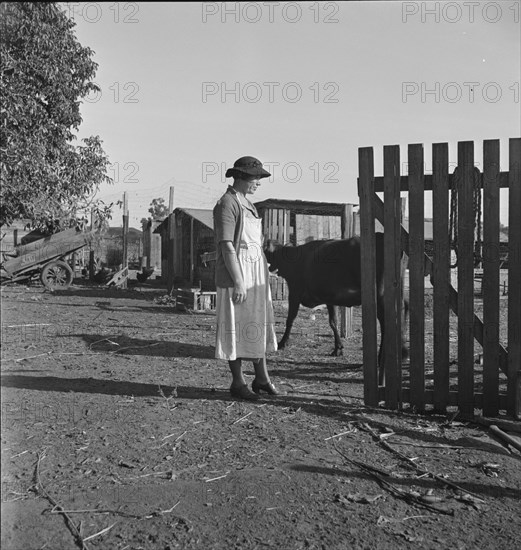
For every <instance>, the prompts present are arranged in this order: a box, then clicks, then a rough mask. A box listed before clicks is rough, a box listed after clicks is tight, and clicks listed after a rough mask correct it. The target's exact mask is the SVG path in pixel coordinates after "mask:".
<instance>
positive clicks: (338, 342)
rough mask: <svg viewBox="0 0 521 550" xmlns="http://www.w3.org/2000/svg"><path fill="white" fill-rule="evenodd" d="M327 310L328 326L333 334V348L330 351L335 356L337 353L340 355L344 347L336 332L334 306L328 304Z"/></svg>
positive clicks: (336, 324)
mask: <svg viewBox="0 0 521 550" xmlns="http://www.w3.org/2000/svg"><path fill="white" fill-rule="evenodd" d="M327 312H328V313H329V326H330V327H331V330H332V331H333V334H334V336H335V349H334V350H333V351H332V352H331V355H332V356H334V357H336V356H338V355H342V350H343V349H344V345H343V344H342V340H341V338H340V334H339V333H338V323H337V316H336V307H335V306H332V305H329V304H328V305H327Z"/></svg>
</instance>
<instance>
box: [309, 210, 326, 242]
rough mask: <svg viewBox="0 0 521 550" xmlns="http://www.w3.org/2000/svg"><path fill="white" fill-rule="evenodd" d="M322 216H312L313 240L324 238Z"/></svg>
mask: <svg viewBox="0 0 521 550" xmlns="http://www.w3.org/2000/svg"><path fill="white" fill-rule="evenodd" d="M322 220H323V216H320V215H316V216H313V222H312V223H313V226H312V227H314V228H315V233H314V235H315V239H317V240H319V239H323V238H324V226H323V224H322Z"/></svg>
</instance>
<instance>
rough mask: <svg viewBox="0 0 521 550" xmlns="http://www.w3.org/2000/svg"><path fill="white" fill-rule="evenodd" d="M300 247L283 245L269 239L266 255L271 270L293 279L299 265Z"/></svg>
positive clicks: (265, 249) (265, 247)
mask: <svg viewBox="0 0 521 550" xmlns="http://www.w3.org/2000/svg"><path fill="white" fill-rule="evenodd" d="M299 250H300V249H299V247H295V246H292V245H282V244H280V243H279V242H277V241H274V240H268V241H266V243H265V246H264V255H265V256H266V259H267V260H268V264H269V270H270V271H271V272H272V273H276V274H277V275H279V276H281V277H284V278H285V279H286V280H288V279H292V278H293V277H294V275H295V271H296V270H298V269H299V268H300V267H299V261H298V260H299V258H300V255H299Z"/></svg>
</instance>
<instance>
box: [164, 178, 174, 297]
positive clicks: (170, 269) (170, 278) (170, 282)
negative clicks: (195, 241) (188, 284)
mask: <svg viewBox="0 0 521 550" xmlns="http://www.w3.org/2000/svg"><path fill="white" fill-rule="evenodd" d="M168 212H169V213H168V229H167V230H168V236H167V239H166V242H167V249H166V281H167V283H166V288H167V292H168V293H169V294H170V293H171V292H172V290H173V289H174V277H175V273H174V271H175V262H174V247H175V223H176V220H175V214H174V187H173V186H171V187H170V196H169V200H168Z"/></svg>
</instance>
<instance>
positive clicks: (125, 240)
mask: <svg viewBox="0 0 521 550" xmlns="http://www.w3.org/2000/svg"><path fill="white" fill-rule="evenodd" d="M128 224H129V219H128V196H127V192H126V191H125V192H124V193H123V258H122V260H121V263H122V268H123V269H124V268H125V267H126V268H128V228H129V226H128ZM127 273H128V272H127ZM121 288H127V279H125V280H124V281H123V282H122V283H121Z"/></svg>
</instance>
